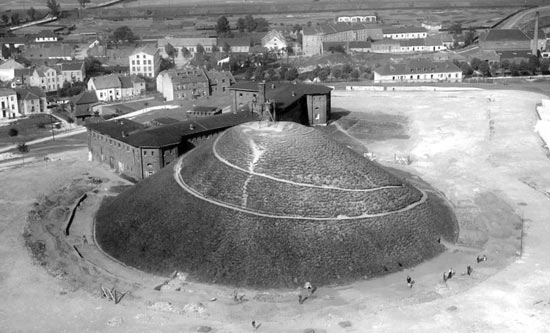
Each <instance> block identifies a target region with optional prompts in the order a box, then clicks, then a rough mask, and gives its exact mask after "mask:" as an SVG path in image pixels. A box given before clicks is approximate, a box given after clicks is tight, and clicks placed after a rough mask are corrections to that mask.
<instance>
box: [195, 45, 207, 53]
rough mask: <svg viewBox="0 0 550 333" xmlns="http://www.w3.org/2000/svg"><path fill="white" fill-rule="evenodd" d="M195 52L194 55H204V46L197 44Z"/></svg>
mask: <svg viewBox="0 0 550 333" xmlns="http://www.w3.org/2000/svg"><path fill="white" fill-rule="evenodd" d="M196 50H197V52H195V53H196V54H200V55H203V54H205V53H206V52H205V51H204V46H202V45H201V44H197V47H196Z"/></svg>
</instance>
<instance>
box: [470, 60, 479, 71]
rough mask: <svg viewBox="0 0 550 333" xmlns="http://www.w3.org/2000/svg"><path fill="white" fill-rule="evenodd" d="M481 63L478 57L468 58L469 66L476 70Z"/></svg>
mask: <svg viewBox="0 0 550 333" xmlns="http://www.w3.org/2000/svg"><path fill="white" fill-rule="evenodd" d="M480 63H481V60H479V59H478V58H472V60H470V66H472V69H474V70H477V69H478V68H479V64H480Z"/></svg>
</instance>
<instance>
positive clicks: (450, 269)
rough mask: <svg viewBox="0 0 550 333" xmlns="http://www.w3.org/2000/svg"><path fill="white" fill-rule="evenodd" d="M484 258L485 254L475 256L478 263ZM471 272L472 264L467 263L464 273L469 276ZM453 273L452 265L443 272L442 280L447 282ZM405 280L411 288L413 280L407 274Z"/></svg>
mask: <svg viewBox="0 0 550 333" xmlns="http://www.w3.org/2000/svg"><path fill="white" fill-rule="evenodd" d="M486 260H487V256H486V255H479V256H477V263H478V264H479V263H481V262H483V261H486ZM473 272H474V269H473V268H472V266H470V265H468V267H466V274H468V276H471V275H472V273H473ZM455 274H456V272H455V271H454V269H453V268H452V267H451V268H449V270H448V271H447V272H444V273H443V282H445V283H447V280H449V279H451V278H452V277H453V276H455ZM406 281H407V286H408V287H409V288H412V286H413V285H414V280H413V279H412V278H411V277H410V276H409V275H407V280H406Z"/></svg>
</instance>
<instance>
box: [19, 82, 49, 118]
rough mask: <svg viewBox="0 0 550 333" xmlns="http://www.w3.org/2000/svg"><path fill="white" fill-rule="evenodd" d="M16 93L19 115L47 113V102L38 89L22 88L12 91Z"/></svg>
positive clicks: (41, 91) (40, 89)
mask: <svg viewBox="0 0 550 333" xmlns="http://www.w3.org/2000/svg"><path fill="white" fill-rule="evenodd" d="M14 90H15V92H16V93H17V103H18V107H19V112H20V113H21V115H24V116H27V115H31V114H35V113H43V112H47V111H48V109H47V105H48V101H47V100H46V94H45V93H44V90H42V88H40V87H24V88H16V89H14Z"/></svg>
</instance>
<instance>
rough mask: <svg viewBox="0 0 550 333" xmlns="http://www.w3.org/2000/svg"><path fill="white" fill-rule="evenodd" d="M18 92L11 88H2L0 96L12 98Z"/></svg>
mask: <svg viewBox="0 0 550 333" xmlns="http://www.w3.org/2000/svg"><path fill="white" fill-rule="evenodd" d="M15 94H16V92H15V90H13V89H10V88H0V96H10V95H15Z"/></svg>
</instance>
